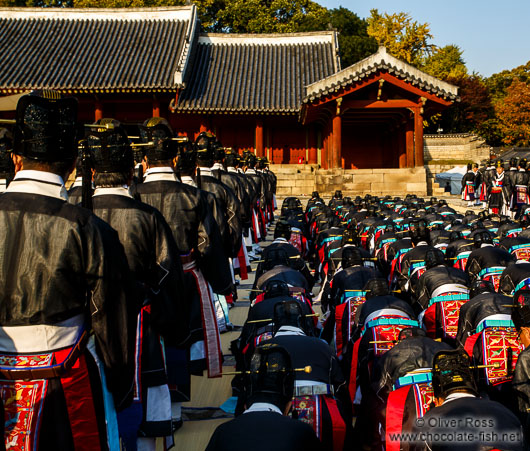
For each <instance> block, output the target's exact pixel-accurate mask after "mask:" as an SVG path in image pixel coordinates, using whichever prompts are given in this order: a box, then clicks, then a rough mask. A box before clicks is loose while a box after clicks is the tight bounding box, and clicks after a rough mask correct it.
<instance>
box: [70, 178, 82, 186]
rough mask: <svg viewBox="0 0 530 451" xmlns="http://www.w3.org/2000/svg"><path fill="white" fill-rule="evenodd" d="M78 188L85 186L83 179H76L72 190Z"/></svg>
mask: <svg viewBox="0 0 530 451" xmlns="http://www.w3.org/2000/svg"><path fill="white" fill-rule="evenodd" d="M78 186H83V177H76V178H75V182H74V184H73V185H72V188H77V187H78Z"/></svg>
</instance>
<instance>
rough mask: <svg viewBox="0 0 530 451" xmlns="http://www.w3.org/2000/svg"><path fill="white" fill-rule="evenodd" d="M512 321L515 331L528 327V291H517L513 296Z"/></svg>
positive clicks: (529, 295) (529, 308) (529, 303)
mask: <svg viewBox="0 0 530 451" xmlns="http://www.w3.org/2000/svg"><path fill="white" fill-rule="evenodd" d="M512 321H513V324H514V325H515V327H516V329H517V330H520V329H521V327H530V291H529V290H519V291H517V292H516V293H515V294H514V296H513V309H512Z"/></svg>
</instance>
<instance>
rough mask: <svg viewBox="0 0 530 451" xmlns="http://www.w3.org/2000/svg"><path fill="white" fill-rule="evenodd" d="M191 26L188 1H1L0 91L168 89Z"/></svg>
mask: <svg viewBox="0 0 530 451" xmlns="http://www.w3.org/2000/svg"><path fill="white" fill-rule="evenodd" d="M196 27H197V20H196V8H195V6H187V7H174V8H154V9H153V8H151V9H113V10H110V9H77V10H76V9H66V8H44V9H43V8H0V43H1V47H0V60H1V61H2V64H1V65H0V90H1V91H3V92H4V93H5V92H17V91H24V90H28V89H39V88H51V89H60V90H72V91H74V92H116V91H118V92H120V91H133V92H134V90H138V91H141V90H151V91H152V90H159V91H162V90H175V89H176V88H177V87H181V86H182V85H183V79H184V72H185V70H186V65H187V61H188V52H189V46H190V41H191V40H192V38H193V35H194V33H195V30H196Z"/></svg>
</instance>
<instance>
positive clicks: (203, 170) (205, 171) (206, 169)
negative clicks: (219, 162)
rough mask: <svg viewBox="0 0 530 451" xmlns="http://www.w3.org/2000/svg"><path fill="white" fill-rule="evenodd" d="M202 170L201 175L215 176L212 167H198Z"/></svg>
mask: <svg viewBox="0 0 530 451" xmlns="http://www.w3.org/2000/svg"><path fill="white" fill-rule="evenodd" d="M197 169H198V170H199V171H200V174H201V175H209V176H210V177H213V174H212V171H211V169H210V168H197Z"/></svg>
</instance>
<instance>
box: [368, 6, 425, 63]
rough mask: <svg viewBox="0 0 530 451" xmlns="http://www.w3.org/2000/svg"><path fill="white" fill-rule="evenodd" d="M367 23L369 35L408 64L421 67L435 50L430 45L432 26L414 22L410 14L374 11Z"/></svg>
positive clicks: (371, 12)
mask: <svg viewBox="0 0 530 451" xmlns="http://www.w3.org/2000/svg"><path fill="white" fill-rule="evenodd" d="M367 21H368V30H367V31H368V35H369V36H372V37H373V38H374V39H375V40H376V41H377V43H378V44H379V45H383V46H385V47H386V48H387V50H388V51H389V52H390V53H391V54H392V55H394V56H395V57H397V58H400V59H402V60H403V61H406V62H407V63H410V64H414V65H420V64H421V61H422V60H423V59H424V58H426V57H428V56H429V55H431V53H432V51H433V49H434V46H433V45H432V44H430V43H429V40H430V39H432V37H433V36H432V34H431V30H430V25H429V24H428V23H419V22H417V21H415V20H412V18H411V17H410V14H408V13H404V12H399V13H394V14H388V13H383V14H381V13H379V11H378V10H377V9H372V10H370V17H368V19H367Z"/></svg>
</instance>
